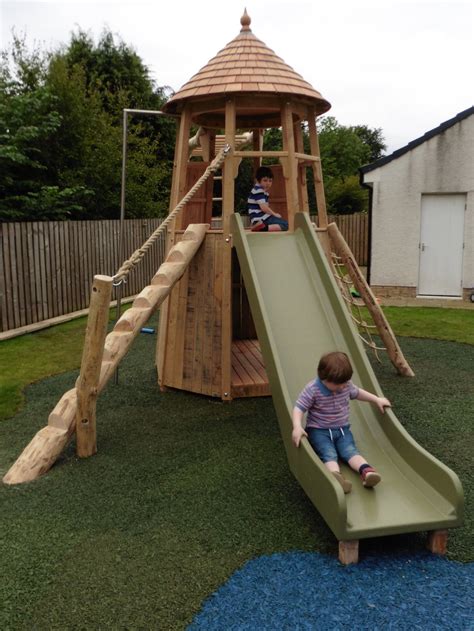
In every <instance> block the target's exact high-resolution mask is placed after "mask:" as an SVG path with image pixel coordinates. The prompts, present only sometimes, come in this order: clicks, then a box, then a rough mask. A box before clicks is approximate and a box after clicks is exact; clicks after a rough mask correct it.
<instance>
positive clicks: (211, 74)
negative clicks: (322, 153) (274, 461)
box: [157, 12, 330, 400]
mask: <svg viewBox="0 0 474 631" xmlns="http://www.w3.org/2000/svg"><path fill="white" fill-rule="evenodd" d="M241 25H242V28H241V30H240V33H239V34H238V35H237V37H236V38H235V39H233V40H232V41H231V42H230V43H229V44H227V46H225V48H223V49H222V50H221V51H220V52H219V53H218V54H217V55H216V56H215V57H214V58H213V59H211V60H210V61H209V63H208V64H207V65H206V66H204V68H202V69H201V70H200V71H199V72H198V73H197V74H196V75H194V76H193V77H192V78H191V79H190V80H189V81H188V82H187V83H186V84H185V85H184V86H183V87H182V88H181V89H180V90H179V91H178V92H177V93H176V94H175V95H174V96H173V97H172V98H171V99H170V101H169V102H168V103H167V104H166V106H165V111H167V112H170V113H173V114H179V115H180V120H179V125H178V133H177V137H176V153H175V164H174V173H173V183H172V192H171V200H170V208H173V207H174V205H175V204H176V202H177V201H178V200H179V199H181V198H182V196H183V194H184V193H185V192H186V191H187V190H188V189H189V187H190V185H192V183H193V182H194V181H195V180H196V179H197V178H198V177H199V175H200V174H201V173H202V172H203V170H204V169H205V168H206V167H207V165H208V164H209V162H210V161H211V160H212V159H213V158H214V157H215V155H216V135H218V139H217V143H218V144H219V142H220V143H222V141H224V142H225V143H226V144H227V146H228V148H229V157H227V159H226V160H225V163H224V166H223V169H222V175H217V176H215V177H214V180H216V179H218V180H220V179H222V183H221V185H222V188H221V190H222V195H221V199H220V200H218V201H219V202H220V203H221V208H222V220H221V222H220V225H219V229H211V230H210V231H209V232H208V234H207V236H206V240H205V243H204V245H203V247H202V248H201V250H200V252H199V253H198V255H197V256H196V257H195V259H194V260H193V261H192V262H191V264H190V267H189V269H188V272H187V275H186V276H185V277H184V278H183V279H182V280H181V282H180V284H179V286H177V287H176V288H175V290H174V291H173V293H172V295H171V297H170V299H169V301H168V303H167V304H166V305H165V307H164V308H162V310H161V317H160V334H159V340H158V351H157V367H158V375H159V383H160V385H161V387H163V388H164V387H172V388H180V389H184V390H188V391H191V392H197V393H201V394H205V395H210V396H216V397H220V398H222V399H224V400H230V399H232V398H234V397H242V396H244V397H245V396H259V395H268V394H269V386H268V380H267V377H266V374H265V369H264V366H263V362H262V358H261V355H260V350H259V347H258V342H257V340H256V333H255V330H254V326H253V322H252V318H251V315H250V310H249V307H248V302H247V299H246V294H245V288H244V287H243V284H242V282H241V279H240V273H239V267H238V261H237V259H236V257H235V256H233V254H232V234H231V231H230V217H231V214H232V213H233V212H234V209H235V192H234V191H235V186H234V185H235V179H236V177H237V176H238V173H239V165H240V163H241V161H242V159H244V158H251V159H252V161H253V163H254V167H258V166H259V165H260V164H261V161H262V159H263V158H277V159H278V161H279V164H278V165H276V166H272V170H273V172H274V176H275V180H274V186H273V188H272V198H271V203H272V207H273V208H275V209H276V210H278V212H280V213H281V214H282V216H284V217H285V218H287V219H288V221H289V226H290V230H292V227H293V219H294V215H295V213H296V212H297V211H300V210H303V211H306V212H308V211H309V207H308V195H307V186H306V168H307V166H311V167H312V169H313V173H314V180H315V187H316V197H317V204H318V213H319V221H320V227H322V228H324V227H326V226H327V219H326V207H325V200H324V190H323V186H322V176H321V166H320V159H319V147H318V137H317V131H316V122H315V121H316V117H317V116H318V115H320V114H322V113H324V112H326V111H327V110H328V109H329V108H330V104H329V103H328V102H327V101H326V100H325V99H324V98H323V97H322V96H321V94H320V93H319V92H317V91H316V90H315V89H314V88H313V87H312V86H311V85H310V84H309V83H307V82H306V81H305V80H304V79H303V78H302V77H301V76H300V75H299V74H297V73H296V72H295V71H294V70H293V69H292V68H290V67H289V66H288V65H287V64H286V63H285V62H284V61H283V60H282V59H280V58H279V57H278V56H277V55H276V54H275V53H274V52H273V51H272V50H270V49H269V48H268V47H267V46H266V45H265V44H264V43H263V42H262V41H260V40H259V39H257V37H255V35H254V34H253V33H252V31H251V29H250V18H249V16H248V15H247V13H246V12H245V13H244V15H243V16H242V18H241ZM303 123H307V126H308V129H309V135H310V141H311V153H310V154H309V155H308V154H305V153H304V148H303V134H302V124H303ZM192 125H197V126H199V127H200V129H199V133H198V134H197V138H198V139H199V144H200V155H201V156H202V160H203V161H202V162H196V161H190V155H192V154H191V153H190V142H189V140H190V130H191V126H192ZM271 127H276V128H278V127H281V129H282V136H283V150H282V151H263V150H262V147H263V133H264V130H265V129H267V128H271ZM249 139H250V142H249ZM193 140H194V139H193ZM245 142H247V145H246V147H245V149H243V148H240V147H241V146H242V143H245ZM249 145H250V146H249ZM213 187H214V182H213V180H212V178H210V179H209V180H208V181H207V183H206V188H205V189H204V190H203V191H202V192H201V194H200V197H199V199H198V200H196V199H194V200H193V201H192V202H190V203H189V204H188V205H187V206H186V208H184V210H183V212H182V213H181V214H180V217H179V218H178V219H177V221H176V223H175V226H174V228H175V230H174V233H173V235H172V237H171V239H172V242H175V241H177V240H179V239H180V238H181V234H182V231H183V230H184V229H186V227H187V226H188V224H189V223H211V222H212V210H213V194H212V192H213ZM214 203H215V199H214Z"/></svg>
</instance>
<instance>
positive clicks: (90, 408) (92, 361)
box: [76, 275, 113, 458]
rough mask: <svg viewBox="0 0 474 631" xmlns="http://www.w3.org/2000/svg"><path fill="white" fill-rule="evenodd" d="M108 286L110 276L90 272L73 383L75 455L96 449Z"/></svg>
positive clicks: (107, 319) (108, 296)
mask: <svg viewBox="0 0 474 631" xmlns="http://www.w3.org/2000/svg"><path fill="white" fill-rule="evenodd" d="M112 286H113V280H112V278H111V277H110V276H100V275H98V276H94V282H93V283H92V290H91V299H90V306H89V317H88V319H87V327H86V336H85V341H84V350H83V353H82V363H81V373H80V375H79V378H78V380H77V383H76V389H77V414H76V453H77V455H78V456H79V458H88V457H89V456H93V455H94V454H95V453H96V452H97V438H96V423H95V413H96V403H97V395H98V388H99V377H100V368H101V365H102V356H103V354H104V342H105V336H106V335H107V324H108V322H109V307H110V299H111V297H112Z"/></svg>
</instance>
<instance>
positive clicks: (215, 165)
mask: <svg viewBox="0 0 474 631" xmlns="http://www.w3.org/2000/svg"><path fill="white" fill-rule="evenodd" d="M229 151H230V145H229V144H226V145H225V146H224V147H223V148H222V149H221V150H220V151H219V153H218V154H217V155H216V157H215V158H214V160H213V161H212V162H211V164H210V165H209V166H208V167H207V169H206V170H205V171H204V173H203V174H202V175H201V177H200V178H199V180H198V181H197V182H196V183H195V184H194V186H192V188H190V189H189V191H188V192H187V193H186V195H185V196H184V197H183V199H182V200H181V201H180V202H179V204H178V205H177V206H175V208H174V209H173V210H172V211H171V212H170V213H169V215H168V216H167V217H166V219H165V220H164V221H163V222H162V223H161V224H160V225H159V227H158V228H157V229H156V230H155V231H154V232H153V234H151V235H150V237H148V239H147V240H146V241H145V243H144V244H143V245H142V246H140V247H139V248H138V249H137V250H135V252H134V253H133V254H132V255H131V256H130V257H129V258H128V259H127V260H126V261H124V262H123V263H122V265H121V267H120V268H119V270H118V271H117V272H116V273H115V275H114V276H113V277H112V279H113V282H114V286H115V287H117V286H118V285H121V284H122V283H124V282H126V281H125V279H126V277H127V276H128V274H129V273H130V272H131V271H132V269H133V268H134V267H135V266H136V265H138V263H139V262H140V261H141V260H142V258H143V257H144V256H145V254H146V253H147V252H148V250H149V249H150V248H151V246H152V245H153V244H154V242H155V241H156V240H157V239H158V237H159V236H160V235H161V234H162V233H163V232H164V231H165V230H166V228H167V227H168V225H169V224H170V223H171V222H172V221H173V220H174V218H175V217H176V215H177V214H178V213H179V211H180V210H181V209H182V208H183V207H184V206H186V204H187V203H188V201H189V200H190V199H191V198H192V197H193V196H194V194H195V193H196V191H198V190H199V189H200V188H201V186H202V185H203V184H204V182H205V181H206V180H207V179H208V178H209V176H210V175H211V173H215V172H216V171H217V170H218V169H220V167H221V166H222V164H223V162H224V160H225V159H226V158H227V155H228V154H229Z"/></svg>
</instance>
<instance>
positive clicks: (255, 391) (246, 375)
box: [232, 340, 270, 398]
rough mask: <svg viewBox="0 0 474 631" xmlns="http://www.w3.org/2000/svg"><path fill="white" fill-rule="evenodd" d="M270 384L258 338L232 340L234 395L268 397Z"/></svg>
mask: <svg viewBox="0 0 474 631" xmlns="http://www.w3.org/2000/svg"><path fill="white" fill-rule="evenodd" d="M269 395H270V385H269V383H268V377H267V373H266V372H265V366H264V364H263V358H262V353H261V352H260V344H259V343H258V340H234V341H233V342H232V397H236V398H238V397H266V396H269Z"/></svg>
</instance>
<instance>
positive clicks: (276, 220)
mask: <svg viewBox="0 0 474 631" xmlns="http://www.w3.org/2000/svg"><path fill="white" fill-rule="evenodd" d="M263 222H264V223H266V224H267V226H272V225H277V226H280V228H281V229H282V230H283V231H286V230H288V222H287V221H286V220H285V219H281V218H280V217H275V216H274V215H270V217H267V218H266V219H264V220H263Z"/></svg>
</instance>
